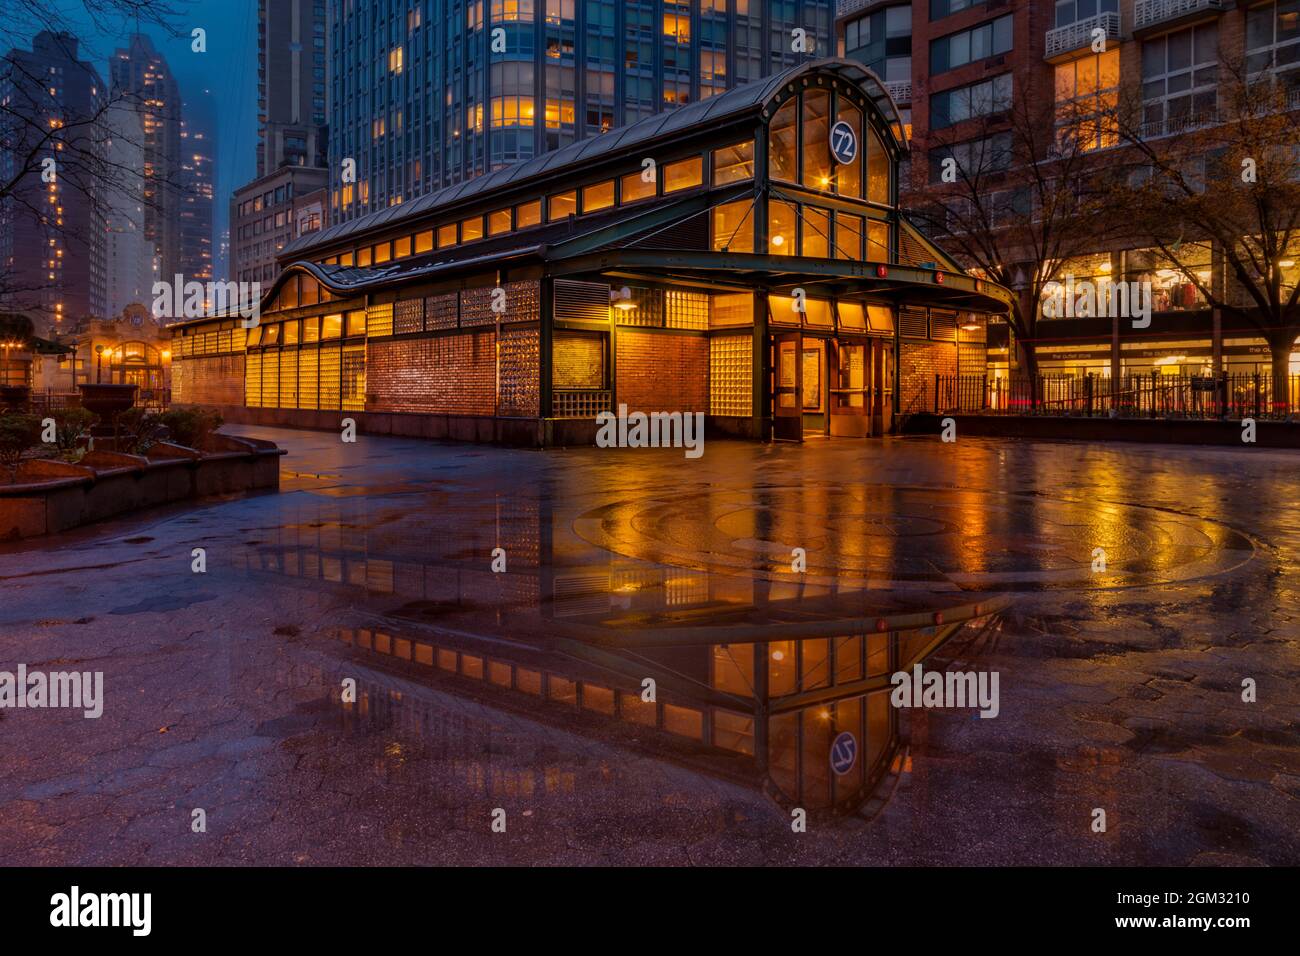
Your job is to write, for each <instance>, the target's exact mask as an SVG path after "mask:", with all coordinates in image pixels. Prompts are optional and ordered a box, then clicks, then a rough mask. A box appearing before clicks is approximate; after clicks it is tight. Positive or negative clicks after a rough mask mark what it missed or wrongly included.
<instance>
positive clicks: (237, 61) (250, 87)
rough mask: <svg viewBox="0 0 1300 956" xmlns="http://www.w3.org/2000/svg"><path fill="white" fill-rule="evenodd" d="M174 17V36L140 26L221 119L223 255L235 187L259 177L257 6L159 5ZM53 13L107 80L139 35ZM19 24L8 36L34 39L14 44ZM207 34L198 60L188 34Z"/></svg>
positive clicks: (76, 13)
mask: <svg viewBox="0 0 1300 956" xmlns="http://www.w3.org/2000/svg"><path fill="white" fill-rule="evenodd" d="M160 5H162V6H165V7H166V8H168V9H169V10H171V11H174V12H175V14H176V15H175V16H174V17H171V18H170V23H171V24H172V27H173V29H174V31H175V32H174V34H172V33H169V32H168V31H167V30H166V29H164V28H163V27H160V26H157V25H152V24H147V23H146V24H141V29H140V32H142V33H146V34H148V35H149V38H150V39H151V40H153V44H154V46H155V47H157V48H158V50H159V51H160V52H161V53H162V55H163V56H164V57H166V59H167V63H168V64H169V65H170V66H171V69H172V72H173V74H175V76H176V80H177V82H178V83H179V84H180V88H181V96H182V97H183V98H185V99H189V98H191V97H194V96H196V95H198V94H200V93H201V92H202V91H203V90H209V91H210V92H211V95H212V100H211V106H212V113H213V114H214V115H215V118H216V129H215V134H216V141H217V142H216V146H217V149H216V188H215V192H214V196H213V203H214V208H213V251H214V254H216V255H218V256H219V255H220V243H221V235H222V232H223V231H224V230H225V229H226V227H227V225H228V222H229V218H230V196H231V193H233V192H234V190H235V188H236V187H237V186H240V185H242V184H244V183H246V182H248V181H249V180H250V179H252V178H253V175H254V174H255V173H256V171H257V156H256V148H257V0H161V4H160ZM43 6H45V7H46V8H49V7H53V8H54V9H55V10H57V11H58V14H59V15H60V16H62V18H63V22H64V23H65V24H66V25H67V26H68V27H69V28H70V29H71V30H72V32H73V33H75V34H77V36H78V37H79V39H80V40H81V41H82V48H81V55H82V59H84V60H88V61H90V62H92V63H94V64H95V67H96V69H98V70H99V72H100V75H101V76H103V77H104V79H105V81H107V80H108V60H109V57H110V56H111V55H112V52H113V50H114V49H116V48H117V47H118V46H125V45H126V44H127V42H128V39H129V37H130V35H131V33H133V32H134V31H135V26H136V25H135V23H134V21H125V22H123V21H121V20H114V19H102V18H100V19H98V20H97V19H93V18H92V17H90V16H89V15H88V14H87V13H86V9H85V6H84V5H83V4H82V3H81V2H80V0H54V2H49V0H46V2H45V3H44V4H43ZM14 27H15V24H14V23H12V22H11V23H10V24H9V28H8V30H7V31H6V34H7V35H8V36H9V37H11V38H13V39H22V40H25V41H27V45H28V46H29V48H30V40H31V36H32V35H33V34H34V33H35V32H36V30H34V29H32V27H31V25H28V24H24V25H23V31H24V33H25V35H21V34H20V35H19V36H14V34H13V32H12V31H13V30H14ZM195 27H202V28H203V29H205V30H206V31H207V52H206V53H194V52H193V51H192V50H191V44H192V42H193V40H192V38H191V32H192V31H193V30H194V28H195ZM213 265H214V269H215V271H214V275H215V276H217V277H224V276H225V274H226V273H225V263H224V262H214V263H213Z"/></svg>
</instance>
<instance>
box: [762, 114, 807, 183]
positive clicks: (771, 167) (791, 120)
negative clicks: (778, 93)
mask: <svg viewBox="0 0 1300 956" xmlns="http://www.w3.org/2000/svg"><path fill="white" fill-rule="evenodd" d="M798 111H799V99H798V97H792V98H791V99H789V100H787V101H786V102H785V104H784V105H782V107H781V108H780V109H779V110H777V111H776V115H775V116H773V117H772V121H771V122H770V123H769V124H768V146H767V148H768V154H767V174H768V176H769V177H770V178H772V179H782V180H785V181H786V182H788V183H793V182H797V181H798V177H799V162H798V156H797V155H796V150H795V146H796V138H797V136H796V130H795V122H796V121H797V120H798V115H799V113H798Z"/></svg>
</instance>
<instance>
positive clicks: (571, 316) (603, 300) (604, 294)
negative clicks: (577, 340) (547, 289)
mask: <svg viewBox="0 0 1300 956" xmlns="http://www.w3.org/2000/svg"><path fill="white" fill-rule="evenodd" d="M555 318H556V320H558V321H569V322H608V321H609V286H608V285H605V284H604V283H601V282H576V281H574V280H573V279H556V280H555Z"/></svg>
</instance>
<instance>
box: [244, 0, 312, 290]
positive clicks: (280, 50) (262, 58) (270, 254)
mask: <svg viewBox="0 0 1300 956" xmlns="http://www.w3.org/2000/svg"><path fill="white" fill-rule="evenodd" d="M257 12H258V26H257V77H258V80H257V98H258V142H257V178H256V179H254V180H253V181H252V182H250V183H247V184H245V185H243V186H241V187H240V188H239V189H237V190H236V191H235V195H234V197H233V199H232V201H231V204H230V277H231V278H232V279H235V280H236V281H240V282H270V281H271V280H272V279H274V278H275V276H276V275H277V274H278V273H279V268H278V266H277V265H276V262H275V256H276V253H278V252H279V251H280V250H281V249H283V248H284V246H285V245H286V244H287V243H289V242H290V241H292V240H293V239H295V238H296V237H297V236H299V235H301V234H302V233H303V232H306V231H312V230H315V229H319V228H320V227H321V226H322V225H323V224H324V218H325V217H324V215H323V206H324V203H323V194H322V193H321V190H322V189H323V188H324V186H325V180H326V176H327V174H326V171H325V163H326V158H327V157H326V139H327V137H326V126H325V120H326V111H325V98H326V84H325V58H326V50H327V33H326V20H325V0H275V2H274V3H272V2H269V0H260V2H259V3H258V11H257ZM313 210H314V214H313Z"/></svg>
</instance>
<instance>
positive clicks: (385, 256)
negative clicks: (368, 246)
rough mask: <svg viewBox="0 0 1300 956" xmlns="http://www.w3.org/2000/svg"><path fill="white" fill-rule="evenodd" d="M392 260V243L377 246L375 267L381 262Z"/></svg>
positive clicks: (381, 243) (382, 243)
mask: <svg viewBox="0 0 1300 956" xmlns="http://www.w3.org/2000/svg"><path fill="white" fill-rule="evenodd" d="M391 258H393V245H392V243H390V242H380V243H376V244H375V257H374V263H375V265H379V263H381V262H387V261H388V260H389V259H391Z"/></svg>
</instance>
